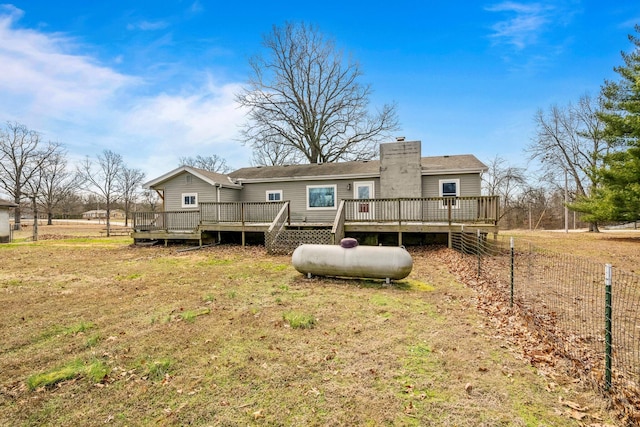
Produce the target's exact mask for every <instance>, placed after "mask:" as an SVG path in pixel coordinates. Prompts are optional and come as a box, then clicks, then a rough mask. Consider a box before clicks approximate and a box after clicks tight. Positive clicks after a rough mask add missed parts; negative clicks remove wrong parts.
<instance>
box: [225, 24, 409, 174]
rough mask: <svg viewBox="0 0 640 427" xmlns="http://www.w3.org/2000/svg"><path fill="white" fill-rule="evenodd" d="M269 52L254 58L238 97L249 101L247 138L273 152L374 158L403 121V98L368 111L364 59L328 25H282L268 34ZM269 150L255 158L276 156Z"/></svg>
mask: <svg viewBox="0 0 640 427" xmlns="http://www.w3.org/2000/svg"><path fill="white" fill-rule="evenodd" d="M263 45H264V47H265V48H266V51H267V56H266V57H262V56H256V57H254V58H252V59H251V60H250V66H251V69H252V77H251V78H250V80H249V84H248V88H246V89H244V90H243V91H242V92H240V93H239V94H238V95H237V97H236V99H237V101H238V103H239V104H240V105H241V106H243V107H246V108H248V110H249V114H248V116H249V121H248V123H247V124H246V125H245V126H244V128H243V129H242V138H243V141H244V143H246V144H250V145H251V146H253V148H254V149H255V150H256V154H255V155H258V156H260V155H262V154H264V155H266V154H267V153H269V152H271V151H272V150H273V149H274V148H275V147H279V146H282V147H287V148H285V149H283V151H284V152H287V150H289V149H290V150H294V151H295V152H297V153H298V155H299V156H294V157H293V159H295V160H299V159H300V157H301V158H303V159H306V161H308V162H309V163H318V162H335V161H338V160H357V159H370V158H373V157H375V156H376V155H377V150H376V149H377V145H378V143H379V142H380V141H381V140H382V139H384V138H388V137H389V134H390V132H392V131H394V130H396V129H397V128H398V120H397V116H396V107H395V105H385V106H383V107H382V109H381V110H379V111H378V112H377V113H376V114H375V115H371V114H370V113H369V112H368V107H369V96H370V95H371V88H370V86H368V85H362V84H360V83H358V79H359V78H360V77H361V76H362V72H361V71H360V68H359V65H358V63H357V62H354V61H352V60H349V61H347V62H345V61H344V60H343V57H342V52H340V51H339V50H337V49H336V47H335V44H334V42H333V41H332V40H327V39H325V37H324V36H323V35H322V33H320V31H319V30H318V29H317V28H315V27H313V26H307V25H305V24H304V23H302V24H292V23H287V24H285V25H284V26H283V27H277V26H274V27H273V29H272V31H271V33H269V34H267V35H266V36H265V37H264V38H263ZM272 158H275V159H278V160H279V159H282V156H280V155H276V156H268V155H267V156H266V157H265V158H263V159H256V158H255V157H254V162H255V163H268V162H269V161H270V160H272Z"/></svg>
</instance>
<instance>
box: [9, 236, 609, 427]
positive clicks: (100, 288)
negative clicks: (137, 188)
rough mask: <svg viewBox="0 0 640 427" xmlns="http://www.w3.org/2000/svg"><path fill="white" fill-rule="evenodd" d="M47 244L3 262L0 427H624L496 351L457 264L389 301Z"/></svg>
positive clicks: (426, 259)
mask: <svg viewBox="0 0 640 427" xmlns="http://www.w3.org/2000/svg"><path fill="white" fill-rule="evenodd" d="M46 230H47V227H41V230H40V232H41V234H42V235H46V234H45V232H46ZM53 234H55V235H58V237H61V236H62V237H66V238H64V239H59V238H58V239H53V238H49V239H48V238H44V239H42V240H40V241H39V242H36V243H31V242H24V241H23V242H18V243H14V244H6V245H0V260H2V261H1V266H0V307H2V316H0V425H105V424H107V425H130V426H131V425H305V426H306V425H421V426H424V425H434V426H582V425H607V424H608V425H615V424H614V422H613V421H612V420H611V419H610V418H611V416H610V415H609V414H608V413H607V411H606V409H605V408H606V402H605V401H604V400H603V399H601V398H599V397H598V396H597V395H596V394H595V393H594V392H591V391H590V390H589V389H588V388H586V387H584V386H582V385H581V384H580V383H577V382H574V381H573V380H572V379H571V378H568V377H566V376H564V375H563V374H562V373H561V372H552V371H545V372H542V371H538V370H537V369H535V368H534V367H532V366H531V365H530V364H529V363H528V362H527V359H526V358H525V357H523V355H522V351H521V350H520V349H519V348H518V347H517V345H515V344H513V343H509V342H508V341H505V340H501V339H498V338H497V337H496V335H495V333H494V332H495V331H494V330H493V328H492V327H491V322H490V321H489V319H486V318H484V317H483V315H482V314H481V312H479V311H478V310H477V309H476V302H477V295H476V294H475V293H474V291H473V290H472V289H470V288H468V287H466V286H465V285H463V284H461V283H459V282H458V281H457V280H456V279H455V278H454V276H453V275H451V274H450V273H449V271H448V268H447V265H445V264H443V263H442V262H441V261H439V259H440V258H439V257H438V256H437V254H438V253H439V251H443V250H444V251H446V249H442V248H440V249H434V248H419V249H414V250H411V252H412V255H413V258H414V269H413V272H412V273H411V275H410V276H409V278H407V279H406V280H403V281H400V282H397V283H394V284H392V285H390V286H385V285H384V284H383V282H382V281H365V280H339V279H327V278H312V279H307V278H306V277H304V276H303V275H301V274H299V273H297V272H296V271H295V270H294V269H293V267H292V266H291V263H290V257H286V256H269V255H267V254H266V252H265V251H264V249H263V248H260V247H248V248H242V247H237V246H224V245H222V246H216V247H209V248H205V249H202V250H197V251H188V252H178V251H176V247H169V248H163V247H132V246H131V245H130V244H131V239H130V238H128V237H112V238H98V237H92V236H90V233H84V234H83V233H78V234H75V233H73V234H72V233H70V232H64V231H58V232H56V233H53ZM576 408H577V409H576Z"/></svg>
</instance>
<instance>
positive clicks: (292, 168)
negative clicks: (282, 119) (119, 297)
mask: <svg viewBox="0 0 640 427" xmlns="http://www.w3.org/2000/svg"><path fill="white" fill-rule="evenodd" d="M486 170H487V167H486V166H485V165H484V164H483V163H482V162H480V161H479V160H478V159H477V158H476V157H475V156H473V155H470V154H465V155H455V156H433V157H421V143H420V141H404V140H399V141H396V142H393V143H387V144H381V145H380V160H371V161H352V162H339V163H325V164H304V165H285V166H257V167H247V168H242V169H238V170H236V171H233V172H231V173H229V174H220V173H214V172H208V171H204V170H201V169H196V168H193V167H189V166H182V167H179V168H177V169H174V170H172V171H170V172H168V173H166V174H164V175H162V176H160V177H158V178H156V179H153V180H151V181H149V182H147V183H146V184H144V187H145V188H149V189H153V190H155V191H156V192H157V193H158V194H159V195H160V197H161V199H162V206H163V208H162V211H161V212H155V213H146V212H136V213H135V214H134V233H133V237H134V239H136V240H146V239H163V240H165V243H166V241H167V240H171V239H180V240H199V241H200V243H202V240H203V239H205V240H215V241H220V240H224V239H223V237H230V236H231V235H232V234H233V233H240V234H241V236H242V237H241V240H242V243H244V242H245V238H246V236H247V235H248V234H258V235H260V236H264V239H265V244H267V245H268V246H269V245H275V244H276V243H277V242H278V241H280V243H282V241H283V240H292V241H293V242H292V243H291V242H290V244H289V246H291V245H295V244H297V243H298V244H299V243H301V242H309V241H310V240H311V241H319V242H322V243H330V242H335V241H336V240H339V239H340V238H342V237H344V236H345V235H350V236H354V237H359V238H361V239H362V238H366V239H368V242H370V243H375V244H377V243H379V242H381V241H382V242H383V243H387V242H390V243H393V244H403V242H404V241H405V240H403V239H405V238H406V237H415V235H416V234H417V235H433V234H442V233H444V234H445V236H448V234H449V233H450V232H452V231H455V230H458V231H460V230H464V227H465V225H466V226H467V230H471V228H470V227H475V229H476V230H479V231H481V232H482V233H483V234H486V233H488V232H493V233H496V232H497V218H498V212H497V209H498V203H497V198H496V197H482V196H480V193H481V176H482V173H483V172H485V171H486ZM285 246H287V245H285Z"/></svg>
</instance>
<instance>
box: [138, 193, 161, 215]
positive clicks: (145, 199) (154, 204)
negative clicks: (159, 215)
mask: <svg viewBox="0 0 640 427" xmlns="http://www.w3.org/2000/svg"><path fill="white" fill-rule="evenodd" d="M142 203H143V208H144V209H148V210H149V211H151V212H155V211H156V210H157V209H158V205H159V204H160V197H159V196H158V193H156V192H155V191H154V190H143V191H142Z"/></svg>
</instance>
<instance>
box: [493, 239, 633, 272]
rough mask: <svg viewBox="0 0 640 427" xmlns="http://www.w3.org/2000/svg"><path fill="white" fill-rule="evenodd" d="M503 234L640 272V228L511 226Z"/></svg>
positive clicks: (557, 250)
mask: <svg viewBox="0 0 640 427" xmlns="http://www.w3.org/2000/svg"><path fill="white" fill-rule="evenodd" d="M500 234H501V235H505V236H514V237H515V238H516V239H521V240H525V241H529V242H531V243H533V244H534V245H537V246H540V247H544V248H546V249H549V250H552V251H555V252H559V253H567V254H572V255H575V256H579V257H584V258H589V259H592V260H593V261H595V262H598V263H602V264H607V263H608V264H612V265H613V267H615V268H621V269H623V270H626V271H628V272H630V273H636V274H640V230H620V231H618V230H616V231H607V230H603V231H602V232H600V233H588V232H586V231H575V232H574V231H571V232H569V233H565V232H564V231H527V230H507V231H501V232H500Z"/></svg>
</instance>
